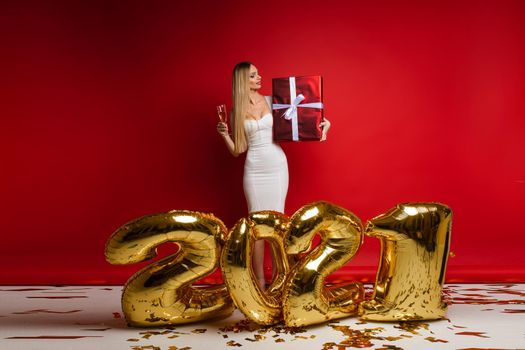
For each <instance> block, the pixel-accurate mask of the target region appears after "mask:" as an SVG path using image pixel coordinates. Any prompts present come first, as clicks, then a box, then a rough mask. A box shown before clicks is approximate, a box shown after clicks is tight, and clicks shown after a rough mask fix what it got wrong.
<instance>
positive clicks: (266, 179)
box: [243, 113, 288, 213]
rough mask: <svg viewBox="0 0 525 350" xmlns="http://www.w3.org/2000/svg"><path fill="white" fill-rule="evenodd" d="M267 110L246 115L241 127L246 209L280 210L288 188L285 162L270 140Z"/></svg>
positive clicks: (277, 145) (253, 210) (271, 138)
mask: <svg viewBox="0 0 525 350" xmlns="http://www.w3.org/2000/svg"><path fill="white" fill-rule="evenodd" d="M272 126H273V117H272V114H271V113H268V114H266V115H264V116H263V117H262V118H261V119H258V120H253V119H246V121H245V122H244V130H245V132H246V137H247V142H248V153H247V155H246V161H245V163H244V179H243V185H244V195H245V196H246V202H247V203H248V211H249V212H250V213H251V212H255V211H260V210H275V211H278V212H281V213H284V202H285V200H286V193H287V192H288V162H287V160H286V155H285V154H284V151H283V150H282V148H281V146H279V144H277V143H275V142H273V133H272Z"/></svg>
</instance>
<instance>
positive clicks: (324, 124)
mask: <svg viewBox="0 0 525 350" xmlns="http://www.w3.org/2000/svg"><path fill="white" fill-rule="evenodd" d="M330 125H332V124H331V123H330V121H329V120H328V119H326V118H324V120H323V121H322V122H321V124H319V126H320V127H322V128H323V135H322V136H321V141H325V140H326V134H327V133H328V129H330Z"/></svg>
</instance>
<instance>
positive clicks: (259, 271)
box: [253, 239, 266, 290]
mask: <svg viewBox="0 0 525 350" xmlns="http://www.w3.org/2000/svg"><path fill="white" fill-rule="evenodd" d="M253 272H254V273H255V277H256V278H257V283H259V287H261V290H264V289H265V284H266V282H265V280H264V240H262V239H260V240H258V241H255V245H254V248H253Z"/></svg>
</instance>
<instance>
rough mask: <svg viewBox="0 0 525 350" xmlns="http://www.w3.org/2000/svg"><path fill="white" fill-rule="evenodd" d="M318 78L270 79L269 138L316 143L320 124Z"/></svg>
mask: <svg viewBox="0 0 525 350" xmlns="http://www.w3.org/2000/svg"><path fill="white" fill-rule="evenodd" d="M322 82H323V81H322V77H321V76H319V75H308V76H303V77H287V78H274V79H272V114H273V138H274V140H277V141H319V140H320V139H321V136H322V129H321V127H320V126H319V124H320V123H321V122H322V121H323V94H322V92H323V89H322Z"/></svg>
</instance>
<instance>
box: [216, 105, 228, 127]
mask: <svg viewBox="0 0 525 350" xmlns="http://www.w3.org/2000/svg"><path fill="white" fill-rule="evenodd" d="M217 114H218V115H219V119H220V121H221V122H222V123H228V113H226V105H224V104H222V105H219V106H217Z"/></svg>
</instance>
